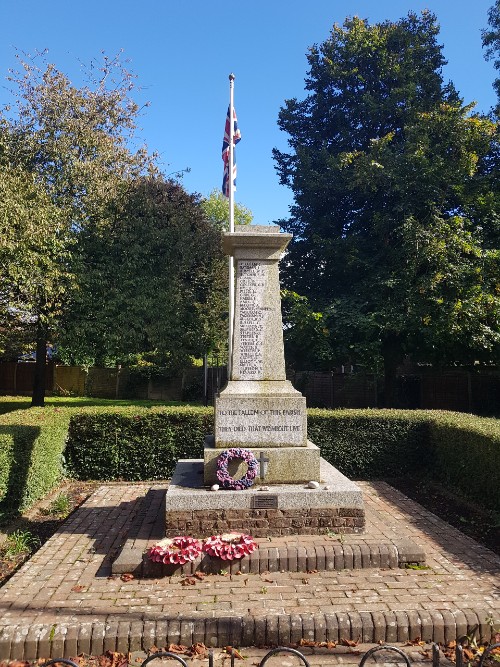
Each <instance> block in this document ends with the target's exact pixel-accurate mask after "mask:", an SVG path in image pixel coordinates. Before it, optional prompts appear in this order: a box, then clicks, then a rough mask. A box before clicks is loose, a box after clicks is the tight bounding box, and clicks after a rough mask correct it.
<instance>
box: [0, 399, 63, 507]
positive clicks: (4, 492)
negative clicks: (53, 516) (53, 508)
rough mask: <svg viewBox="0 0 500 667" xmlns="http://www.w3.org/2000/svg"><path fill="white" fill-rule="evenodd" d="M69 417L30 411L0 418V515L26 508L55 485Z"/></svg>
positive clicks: (58, 412)
mask: <svg viewBox="0 0 500 667" xmlns="http://www.w3.org/2000/svg"><path fill="white" fill-rule="evenodd" d="M69 415H70V412H69V410H67V409H60V408H32V409H29V410H15V411H13V412H9V413H7V414H4V415H1V416H0V512H2V513H6V514H9V513H15V512H18V511H22V510H24V509H26V508H28V507H29V506H30V505H32V504H33V503H34V502H36V501H37V500H39V499H40V498H42V497H43V496H45V495H46V494H47V493H48V492H49V491H50V490H51V489H53V488H54V486H56V484H57V483H58V482H59V480H60V479H61V477H62V473H63V467H62V453H63V449H64V445H65V439H66V434H67V432H68V423H69Z"/></svg>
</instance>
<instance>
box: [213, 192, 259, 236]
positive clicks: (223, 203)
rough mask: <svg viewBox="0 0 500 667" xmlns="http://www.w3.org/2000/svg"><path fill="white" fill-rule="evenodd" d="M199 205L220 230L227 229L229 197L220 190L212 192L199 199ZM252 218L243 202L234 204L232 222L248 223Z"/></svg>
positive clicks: (236, 223) (238, 223) (237, 223)
mask: <svg viewBox="0 0 500 667" xmlns="http://www.w3.org/2000/svg"><path fill="white" fill-rule="evenodd" d="M201 207H202V209H203V212H204V213H205V215H206V216H207V218H208V219H209V220H210V221H211V222H212V224H213V225H215V226H216V227H217V228H218V229H220V230H221V231H223V230H224V231H227V230H228V229H229V199H227V197H224V195H223V194H222V192H221V191H220V190H212V192H211V193H210V194H209V195H208V197H206V198H205V199H202V201H201ZM252 220H253V214H252V211H250V209H249V208H247V207H246V206H244V205H243V204H238V203H237V202H235V204H234V224H235V225H249V224H250V223H251V222H252Z"/></svg>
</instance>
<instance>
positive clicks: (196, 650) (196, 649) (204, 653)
mask: <svg viewBox="0 0 500 667" xmlns="http://www.w3.org/2000/svg"><path fill="white" fill-rule="evenodd" d="M187 655H189V656H191V657H193V658H206V657H208V648H207V647H206V646H205V644H204V643H203V642H196V644H193V645H192V646H190V647H189V650H188V651H187Z"/></svg>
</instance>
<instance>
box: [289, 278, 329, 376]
mask: <svg viewBox="0 0 500 667" xmlns="http://www.w3.org/2000/svg"><path fill="white" fill-rule="evenodd" d="M281 309H282V313H283V338H284V345H285V359H286V363H287V366H289V367H291V368H293V369H294V370H316V369H322V368H330V367H331V364H332V362H333V361H334V360H335V357H334V352H333V350H332V347H331V343H330V331H329V329H328V328H327V327H326V318H325V316H324V314H323V313H317V312H314V311H313V310H312V309H311V306H310V304H309V302H308V300H307V298H306V297H305V296H300V294H297V293H296V292H291V291H290V290H282V292H281Z"/></svg>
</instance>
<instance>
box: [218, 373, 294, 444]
mask: <svg viewBox="0 0 500 667" xmlns="http://www.w3.org/2000/svg"><path fill="white" fill-rule="evenodd" d="M306 445H307V414H306V399H305V398H304V397H303V396H302V395H301V394H300V393H299V392H298V391H297V390H296V389H294V388H293V386H292V384H291V383H290V382H289V381H288V380H284V381H274V382H271V381H267V382H266V381H263V382H250V381H241V382H238V381H231V382H228V384H227V386H226V388H225V389H224V390H223V391H222V392H221V394H220V396H219V397H218V398H217V399H216V401H215V446H216V447H217V448H227V447H246V448H252V447H305V446H306Z"/></svg>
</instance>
